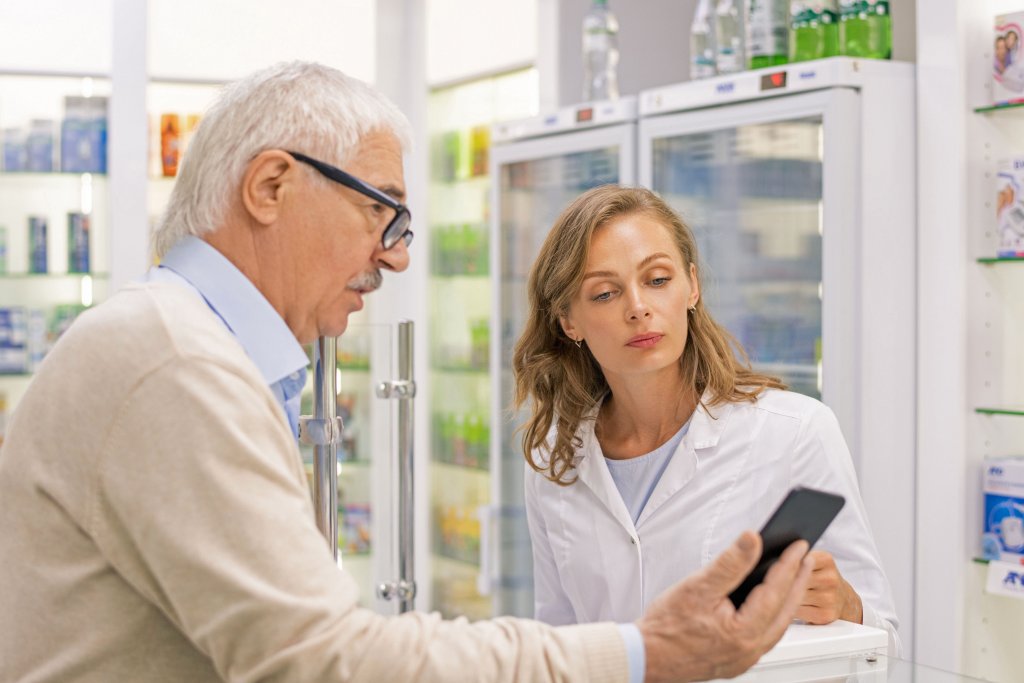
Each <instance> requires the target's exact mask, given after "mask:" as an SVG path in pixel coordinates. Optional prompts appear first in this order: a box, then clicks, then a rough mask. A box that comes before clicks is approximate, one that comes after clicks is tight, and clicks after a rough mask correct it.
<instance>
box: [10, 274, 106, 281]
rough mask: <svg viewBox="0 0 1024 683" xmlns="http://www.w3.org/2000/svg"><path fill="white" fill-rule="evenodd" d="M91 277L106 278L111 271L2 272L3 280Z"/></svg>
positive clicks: (95, 278)
mask: <svg viewBox="0 0 1024 683" xmlns="http://www.w3.org/2000/svg"><path fill="white" fill-rule="evenodd" d="M85 277H91V278H92V279H93V280H106V279H108V278H109V277H110V274H109V273H0V281H3V280H80V279H82V278H85Z"/></svg>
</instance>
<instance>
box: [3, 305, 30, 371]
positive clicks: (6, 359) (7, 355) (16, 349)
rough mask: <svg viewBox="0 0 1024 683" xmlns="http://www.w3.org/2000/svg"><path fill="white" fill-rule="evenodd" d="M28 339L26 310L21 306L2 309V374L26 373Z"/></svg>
mask: <svg viewBox="0 0 1024 683" xmlns="http://www.w3.org/2000/svg"><path fill="white" fill-rule="evenodd" d="M27 337H28V329H27V325H26V319H25V309H24V308H22V307H21V306H8V307H3V308H0V373H2V374H20V373H22V372H25V364H26V362H27V360H28V355H27V349H26V348H25V346H26V340H27Z"/></svg>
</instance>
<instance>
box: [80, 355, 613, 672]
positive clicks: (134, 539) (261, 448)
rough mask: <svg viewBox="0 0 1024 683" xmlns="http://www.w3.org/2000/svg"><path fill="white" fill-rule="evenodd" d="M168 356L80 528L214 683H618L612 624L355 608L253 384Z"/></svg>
mask: <svg viewBox="0 0 1024 683" xmlns="http://www.w3.org/2000/svg"><path fill="white" fill-rule="evenodd" d="M256 379H258V378H253V377H245V376H240V375H239V374H238V373H236V372H232V371H231V369H230V367H229V366H228V365H227V364H219V363H217V362H215V361H211V360H208V359H195V358H192V359H184V360H178V361H175V362H172V363H169V364H167V365H164V366H162V367H160V368H158V369H156V370H155V371H153V372H152V373H150V374H148V375H147V376H145V377H144V378H142V379H141V380H140V382H139V383H138V386H137V387H136V388H135V390H134V391H133V392H132V394H131V395H130V396H129V397H128V399H127V400H126V401H124V403H123V405H121V406H118V407H117V411H118V414H117V417H116V420H115V421H114V426H113V428H112V429H111V432H110V434H109V436H108V438H107V439H106V441H105V444H104V447H103V451H102V453H101V455H100V465H99V470H98V475H97V477H96V478H95V481H94V482H92V484H91V485H92V486H93V487H94V491H93V494H92V500H93V501H94V502H93V504H92V506H91V511H90V513H89V515H88V516H87V518H86V521H85V524H86V526H87V527H88V528H87V531H88V532H89V533H90V535H91V536H92V537H93V538H94V539H95V542H96V543H97V545H98V546H99V548H100V550H101V552H103V554H104V556H105V557H106V558H107V560H108V561H109V563H110V564H111V566H112V567H113V569H114V571H116V572H117V573H118V574H119V575H120V576H121V577H122V578H123V579H124V580H125V581H126V582H128V583H129V584H130V585H131V586H132V587H133V588H134V589H135V590H136V591H137V592H138V593H139V594H141V595H142V596H144V598H145V599H146V600H147V601H148V602H149V603H150V604H152V605H153V606H154V607H155V608H156V609H158V610H159V611H160V612H161V613H162V614H163V615H164V616H165V617H166V618H167V619H168V620H169V621H171V622H172V623H173V624H174V625H175V626H176V627H177V629H178V630H179V631H180V632H181V633H182V634H183V635H184V636H185V637H186V638H187V639H188V640H189V641H190V642H191V643H192V644H193V645H194V647H195V648H196V649H197V650H199V651H201V652H202V653H203V654H204V655H205V656H207V657H208V658H209V659H210V661H211V663H212V665H213V666H214V667H215V669H216V670H217V672H218V674H219V675H220V676H221V677H222V678H223V679H224V680H226V681H353V682H361V681H386V680H393V681H398V680H417V681H463V680H466V681H468V680H474V681H519V680H523V681H527V680H528V681H567V680H590V681H625V680H626V679H627V675H628V672H627V662H626V654H625V647H624V644H623V640H622V637H621V635H620V634H619V632H618V629H617V628H616V626H615V625H614V624H595V625H587V626H572V627H564V628H552V627H550V626H547V625H545V624H541V623H538V622H532V621H528V620H520V619H511V618H505V619H496V620H492V621H482V622H477V623H474V624H470V623H468V622H467V621H466V620H464V619H458V620H455V621H443V620H442V619H441V618H440V617H439V616H438V615H436V614H424V613H418V612H413V613H409V614H405V615H402V616H400V617H391V618H388V617H383V616H381V615H378V614H376V613H375V612H373V611H372V610H369V609H365V608H362V607H360V606H359V605H358V604H357V595H358V591H357V587H356V584H355V582H354V581H353V580H352V578H351V577H349V576H348V575H347V574H346V573H345V572H344V571H342V570H340V569H339V568H338V567H337V566H336V565H335V563H334V561H333V559H332V557H331V554H330V553H329V552H328V551H327V548H325V543H324V539H323V537H322V536H321V535H320V533H319V531H318V530H317V529H316V526H315V524H314V521H313V514H312V505H311V503H310V499H309V493H308V489H307V487H306V483H305V475H304V474H303V471H302V467H301V460H300V459H299V456H298V452H297V450H296V448H295V443H294V441H293V440H292V436H291V434H290V433H289V430H288V429H287V426H286V425H285V424H284V422H283V421H282V420H281V419H280V414H279V409H278V408H277V405H276V403H275V402H274V400H273V397H272V396H271V394H270V393H269V391H267V389H266V386H261V385H259V384H258V383H257V381H256Z"/></svg>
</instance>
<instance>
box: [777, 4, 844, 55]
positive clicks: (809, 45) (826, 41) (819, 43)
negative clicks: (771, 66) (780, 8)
mask: <svg viewBox="0 0 1024 683" xmlns="http://www.w3.org/2000/svg"><path fill="white" fill-rule="evenodd" d="M791 12H792V13H791V15H790V21H791V24H790V28H791V32H790V39H789V59H790V61H792V62H805V61H808V60H811V59H824V58H825V57H834V56H835V55H838V54H839V11H838V5H837V2H836V0H808V1H805V2H794V3H793V4H792V9H791Z"/></svg>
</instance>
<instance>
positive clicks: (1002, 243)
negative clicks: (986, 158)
mask: <svg viewBox="0 0 1024 683" xmlns="http://www.w3.org/2000/svg"><path fill="white" fill-rule="evenodd" d="M996 228H997V230H998V232H999V246H998V255H999V256H1024V156H1018V157H1013V158H1011V159H1003V160H1001V161H1000V162H999V168H998V171H997V173H996Z"/></svg>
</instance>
